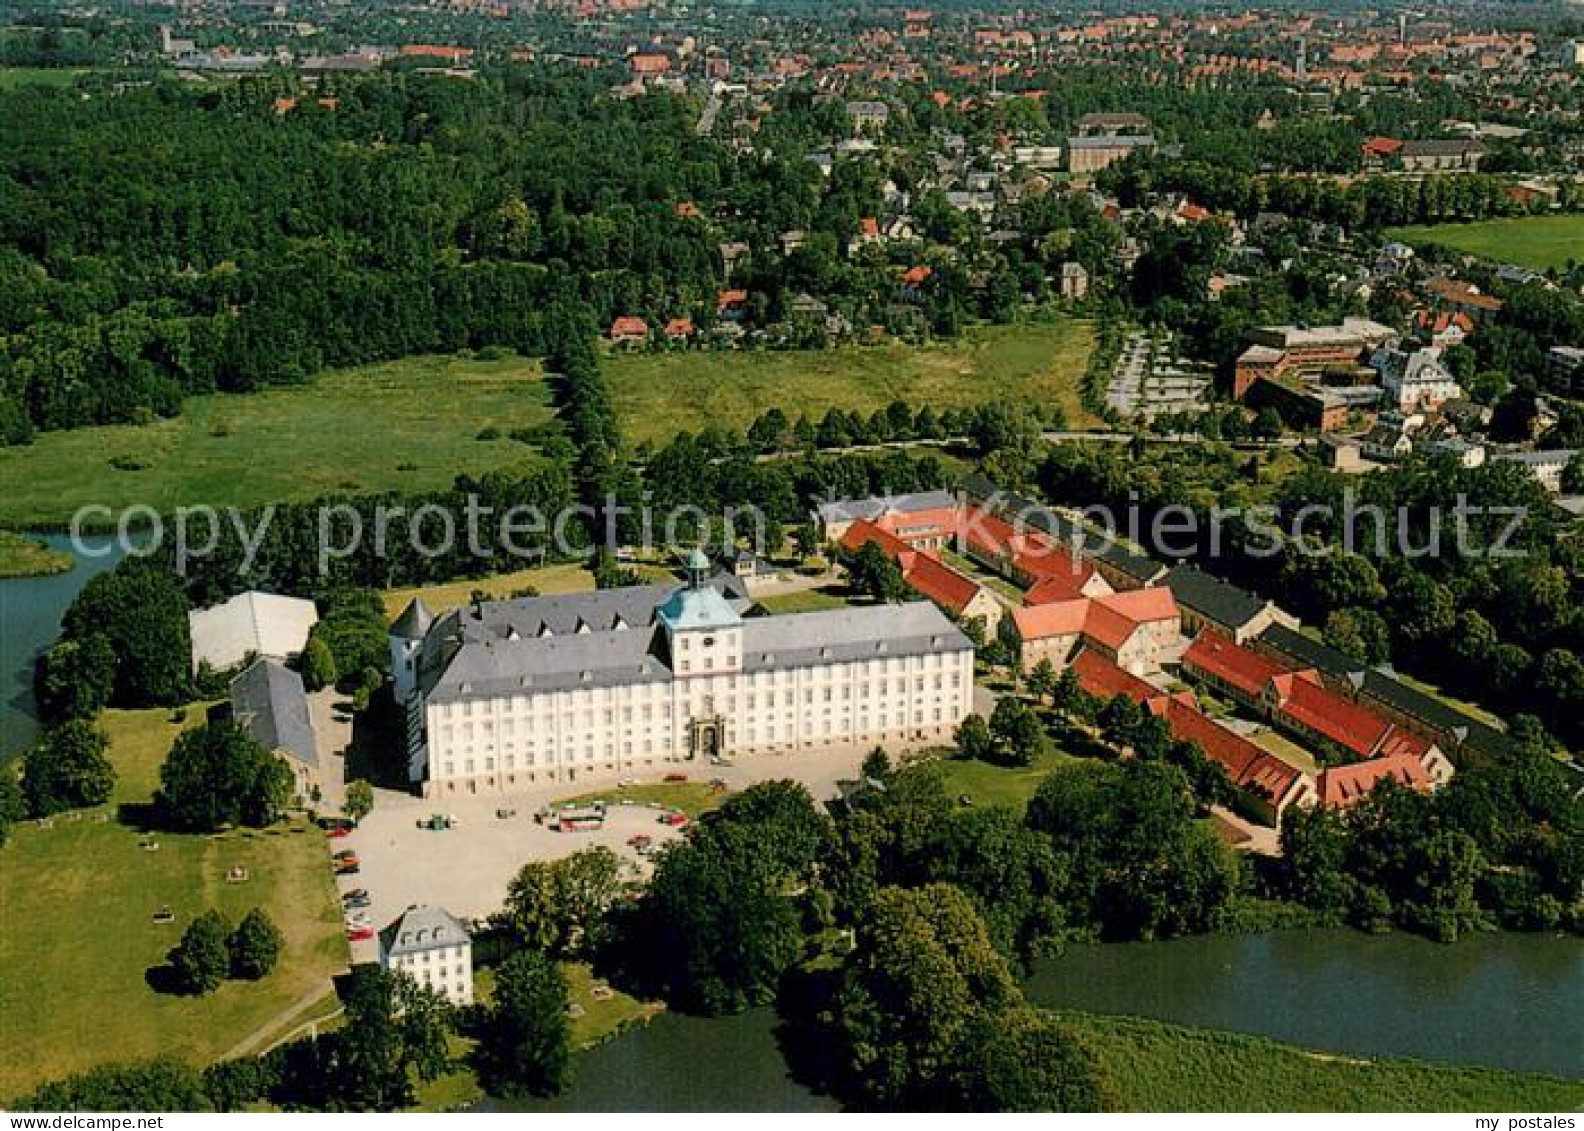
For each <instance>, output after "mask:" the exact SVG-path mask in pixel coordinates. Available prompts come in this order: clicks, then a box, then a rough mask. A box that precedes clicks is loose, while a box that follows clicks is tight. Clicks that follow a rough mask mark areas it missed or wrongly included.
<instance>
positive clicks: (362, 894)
mask: <svg viewBox="0 0 1584 1131" xmlns="http://www.w3.org/2000/svg"><path fill="white" fill-rule="evenodd" d="M341 898H342V900H348V899H367V898H368V888H353V889H352V890H351V891H349V892H345V893H343V894H342V896H341Z"/></svg>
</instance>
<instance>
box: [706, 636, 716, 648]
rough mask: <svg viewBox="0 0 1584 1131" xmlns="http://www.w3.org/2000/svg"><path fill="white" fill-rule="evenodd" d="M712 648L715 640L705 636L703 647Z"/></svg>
mask: <svg viewBox="0 0 1584 1131" xmlns="http://www.w3.org/2000/svg"><path fill="white" fill-rule="evenodd" d="M714 646H715V638H714V637H713V636H706V637H705V638H704V647H706V648H713V647H714Z"/></svg>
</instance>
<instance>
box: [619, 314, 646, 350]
mask: <svg viewBox="0 0 1584 1131" xmlns="http://www.w3.org/2000/svg"><path fill="white" fill-rule="evenodd" d="M610 340H611V341H612V342H614V343H615V344H616V345H619V346H630V345H642V344H643V343H644V342H647V341H648V340H649V324H648V323H647V322H645V321H644V320H643V319H642V318H636V317H633V316H631V315H627V316H624V317H621V318H618V319H616V320H615V321H614V322H612V323H611V327H610Z"/></svg>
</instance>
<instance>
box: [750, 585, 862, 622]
mask: <svg viewBox="0 0 1584 1131" xmlns="http://www.w3.org/2000/svg"><path fill="white" fill-rule="evenodd" d="M758 604H759V606H760V607H761V608H763V609H764V611H765V612H767V613H774V614H775V615H776V616H785V615H786V614H788V613H818V612H823V611H824V610H826V609H845V608H846V607H847V606H848V604H850V602H849V601H848V600H847V596H846V586H845V585H842V584H840V583H833V584H831V585H821V586H819V587H818V588H815V589H796V590H793V591H792V592H790V593H776V594H772V595H769V596H765V597H760V598H758Z"/></svg>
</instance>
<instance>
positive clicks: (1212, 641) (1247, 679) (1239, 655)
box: [1182, 628, 1287, 698]
mask: <svg viewBox="0 0 1584 1131" xmlns="http://www.w3.org/2000/svg"><path fill="white" fill-rule="evenodd" d="M1182 663H1183V667H1184V668H1185V669H1187V670H1188V671H1189V672H1190V673H1192V672H1195V671H1198V672H1204V673H1205V674H1207V675H1211V676H1214V677H1215V678H1216V679H1219V680H1220V681H1221V682H1222V683H1225V684H1227V685H1228V686H1230V687H1234V688H1236V689H1237V690H1239V691H1241V692H1242V693H1243V694H1244V695H1247V696H1249V697H1250V698H1257V697H1258V696H1260V695H1262V694H1263V693H1264V691H1265V685H1266V684H1268V683H1269V682H1270V681H1271V680H1272V679H1274V678H1275V677H1276V676H1279V675H1283V674H1285V673H1286V672H1287V669H1286V668H1284V667H1283V666H1282V665H1281V664H1278V663H1277V662H1276V661H1274V660H1271V659H1268V658H1267V657H1265V656H1261V655H1260V654H1259V653H1257V652H1251V651H1249V650H1248V649H1247V648H1242V647H1239V646H1238V645H1236V644H1234V643H1232V641H1231V640H1229V639H1228V638H1227V637H1225V636H1223V635H1221V633H1219V632H1217V631H1215V630H1214V629H1210V628H1207V629H1205V630H1204V631H1203V632H1201V633H1200V634H1199V635H1198V637H1196V638H1195V639H1194V642H1193V643H1192V644H1190V645H1189V646H1188V650H1187V651H1186V652H1184V653H1183V658H1182Z"/></svg>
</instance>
